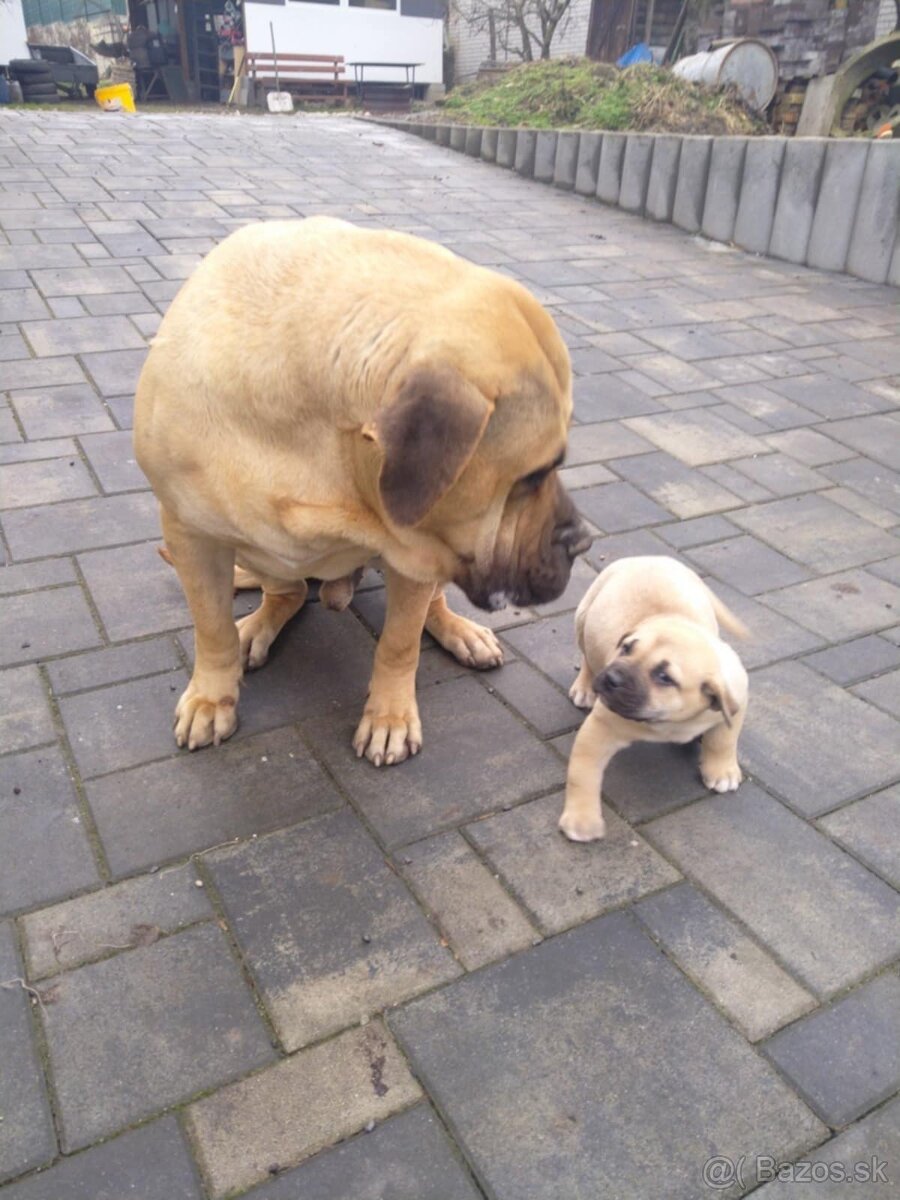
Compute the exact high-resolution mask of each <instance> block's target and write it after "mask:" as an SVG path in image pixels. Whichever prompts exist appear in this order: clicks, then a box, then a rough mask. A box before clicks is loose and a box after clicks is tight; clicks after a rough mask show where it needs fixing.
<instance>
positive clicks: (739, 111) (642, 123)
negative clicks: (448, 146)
mask: <svg viewBox="0 0 900 1200" xmlns="http://www.w3.org/2000/svg"><path fill="white" fill-rule="evenodd" d="M444 111H445V113H446V114H447V116H448V117H450V118H451V119H452V120H454V121H461V122H468V123H471V124H473V125H508V126H524V127H526V128H529V129H565V128H569V129H629V130H644V131H647V132H652V133H706V134H745V135H746V134H759V133H765V132H766V125H765V122H764V121H763V120H762V119H761V118H760V117H758V116H757V115H756V114H754V113H752V112H751V111H750V110H749V109H748V108H747V107H746V105H745V104H744V103H743V101H742V100H741V99H740V98H739V97H738V96H736V95H735V94H734V93H733V92H732V91H730V90H717V91H713V90H712V89H710V88H705V87H701V86H699V85H697V84H693V83H687V82H686V81H685V80H683V79H678V78H677V77H676V76H675V75H673V74H672V72H671V71H669V70H668V69H666V68H665V67H654V66H644V65H642V66H636V67H627V68H626V69H625V70H622V71H620V70H619V69H618V68H616V67H614V66H611V65H610V64H609V63H595V62H591V60H590V59H586V58H580V59H557V60H553V61H550V62H537V63H525V64H523V65H522V66H519V67H513V68H512V70H510V71H508V72H507V73H506V74H505V75H504V76H503V78H502V79H500V80H499V82H496V83H490V84H487V83H475V84H466V85H464V86H463V87H459V88H456V89H455V90H454V91H453V92H451V93H450V95H449V96H448V97H447V99H446V101H445V102H444Z"/></svg>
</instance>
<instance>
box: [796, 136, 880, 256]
mask: <svg viewBox="0 0 900 1200" xmlns="http://www.w3.org/2000/svg"><path fill="white" fill-rule="evenodd" d="M868 153H869V143H868V142H867V141H866V140H865V139H862V138H831V139H829V141H828V144H827V149H826V151H825V165H824V167H823V169H822V181H821V184H820V186H819V194H818V197H817V198H816V206H815V214H814V216H813V221H812V229H811V231H810V237H809V244H808V246H807V253H806V261H807V262H808V263H809V265H810V266H811V267H818V268H819V269H820V270H823V271H843V269H844V267H845V265H846V262H847V252H848V250H849V249H850V238H851V235H852V233H853V221H854V217H855V215H856V209H857V205H858V202H859V193H860V188H861V187H862V181H863V174H864V173H865V169H866V159H867V157H868Z"/></svg>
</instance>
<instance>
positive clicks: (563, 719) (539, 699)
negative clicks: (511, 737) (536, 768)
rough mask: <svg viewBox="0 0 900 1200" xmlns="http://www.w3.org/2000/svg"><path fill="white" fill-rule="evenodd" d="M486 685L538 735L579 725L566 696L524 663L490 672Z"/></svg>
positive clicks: (577, 716) (553, 733) (551, 734)
mask: <svg viewBox="0 0 900 1200" xmlns="http://www.w3.org/2000/svg"><path fill="white" fill-rule="evenodd" d="M583 590H584V589H583V588H582V591H583ZM490 686H491V691H492V692H496V693H498V694H499V695H500V696H502V697H503V699H504V700H505V701H506V702H507V704H510V705H512V707H513V708H514V709H515V710H516V711H517V712H518V713H519V714H520V715H521V716H523V717H524V718H525V720H526V721H527V722H528V723H529V725H532V726H533V727H534V728H535V729H536V730H537V732H538V733H539V734H540V736H541V737H544V738H548V737H554V736H555V735H556V734H559V733H565V732H566V730H568V729H574V728H575V726H576V725H580V724H581V714H580V712H579V710H578V709H577V708H575V706H574V705H573V704H572V703H571V701H570V700H569V698H568V696H564V695H563V693H562V692H560V691H558V690H557V689H556V688H555V687H554V686H553V684H551V683H548V682H547V680H546V679H545V678H544V677H543V675H541V674H539V673H538V672H537V671H536V670H535V669H534V667H531V666H529V665H528V664H527V663H524V662H512V663H507V664H506V666H503V667H501V668H500V669H499V670H498V671H495V672H493V673H492V674H491V684H490Z"/></svg>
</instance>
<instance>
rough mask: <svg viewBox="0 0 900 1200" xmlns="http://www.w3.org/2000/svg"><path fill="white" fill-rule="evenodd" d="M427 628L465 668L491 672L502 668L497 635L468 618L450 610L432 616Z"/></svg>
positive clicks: (500, 650)
mask: <svg viewBox="0 0 900 1200" xmlns="http://www.w3.org/2000/svg"><path fill="white" fill-rule="evenodd" d="M425 628H426V629H427V630H428V632H429V633H430V634H431V636H432V637H433V638H434V640H435V641H436V642H439V643H440V644H441V645H442V646H443V647H444V649H445V650H446V651H447V652H448V653H449V654H452V655H453V657H454V658H455V659H457V660H458V661H459V662H461V663H462V665H463V666H464V667H475V668H476V670H478V671H489V670H490V669H491V668H492V667H501V666H502V665H503V647H502V646H501V645H500V643H499V641H498V640H497V637H496V634H494V632H493V631H492V630H490V629H488V628H487V627H486V626H484V625H479V624H478V623H477V622H475V621H470V620H469V619H468V617H460V616H459V615H458V614H457V613H454V612H450V610H449V609H447V610H445V611H444V612H443V613H441V614H440V615H439V616H436V617H429V619H428V620H427V621H426V622H425Z"/></svg>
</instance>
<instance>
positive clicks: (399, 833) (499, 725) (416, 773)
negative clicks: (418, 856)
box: [304, 617, 571, 846]
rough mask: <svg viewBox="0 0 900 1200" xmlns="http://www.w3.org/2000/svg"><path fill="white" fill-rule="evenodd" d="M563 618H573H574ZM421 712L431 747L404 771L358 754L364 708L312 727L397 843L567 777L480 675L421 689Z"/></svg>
mask: <svg viewBox="0 0 900 1200" xmlns="http://www.w3.org/2000/svg"><path fill="white" fill-rule="evenodd" d="M554 619H555V618H554ZM560 620H561V621H564V622H565V624H566V625H570V624H571V618H570V617H562V618H560ZM525 628H529V627H528V626H526V627H525ZM419 710H420V713H421V718H422V725H423V728H424V731H425V745H424V748H423V750H422V752H421V754H419V755H418V756H417V757H416V758H414V759H413V760H412V761H409V762H405V763H403V764H402V765H401V766H400V767H399V768H397V769H394V768H393V767H392V768H390V769H389V770H388V769H384V768H382V769H380V770H379V769H376V768H374V767H373V766H372V765H371V764H370V763H369V762H367V761H366V760H365V759H358V758H356V756H355V754H354V752H353V748H352V746H351V745H350V741H351V737H352V734H353V729H354V728H355V725H356V723H357V721H358V719H359V714H358V712H356V711H352V712H346V713H345V714H341V715H340V716H337V715H328V716H322V717H318V718H315V719H313V720H311V721H309V722H307V724H306V725H305V726H304V729H305V732H306V733H307V735H308V737H309V738H310V740H311V742H312V744H313V746H314V747H315V749H316V751H317V753H318V754H320V755H321V757H322V758H323V759H324V760H325V762H326V764H327V765H328V767H329V769H330V770H331V771H332V773H333V774H334V776H335V778H336V779H337V780H338V783H339V784H340V785H341V787H343V788H344V790H345V791H346V792H347V793H348V794H349V795H350V796H351V797H352V799H353V800H354V802H355V803H356V804H358V806H359V807H360V809H361V810H362V812H363V815H364V816H365V817H366V820H367V821H368V822H369V823H370V824H371V825H372V827H373V828H374V829H375V831H376V832H377V833H378V835H379V836H380V837H381V838H382V839H383V840H384V841H385V842H386V843H387V844H388V845H390V846H397V845H401V844H403V843H404V842H411V841H414V840H416V839H418V838H421V837H424V836H425V835H426V834H430V833H436V832H437V831H438V830H441V829H445V828H447V827H448V826H450V825H457V824H459V823H460V822H461V821H465V820H471V819H472V818H473V817H475V816H479V815H480V814H482V813H484V812H491V811H493V810H495V809H498V808H500V807H501V806H502V805H504V804H514V803H517V802H518V801H520V800H523V799H525V798H526V797H528V796H533V795H534V794H535V793H537V792H540V791H543V790H546V789H548V788H551V787H555V786H557V785H558V784H559V783H561V782H562V779H563V778H564V775H565V767H564V765H563V764H562V763H560V761H559V759H558V758H557V757H556V755H555V754H554V753H553V752H552V750H550V749H548V748H547V747H545V746H542V745H541V744H540V743H539V742H537V741H536V740H535V739H534V737H533V735H531V734H529V733H528V731H527V730H526V728H525V727H524V726H523V725H522V724H521V723H520V722H519V721H518V720H517V719H516V718H515V717H514V716H513V715H512V714H511V713H509V712H508V711H507V709H505V708H504V707H503V706H502V705H501V704H500V703H499V701H497V700H494V699H493V698H492V697H491V696H489V695H488V694H487V692H486V691H485V690H484V689H483V688H482V687H481V685H480V684H478V683H476V682H475V680H473V679H468V678H462V679H454V680H451V681H450V682H449V683H445V684H441V685H440V686H435V687H430V688H422V689H420V691H419Z"/></svg>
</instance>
